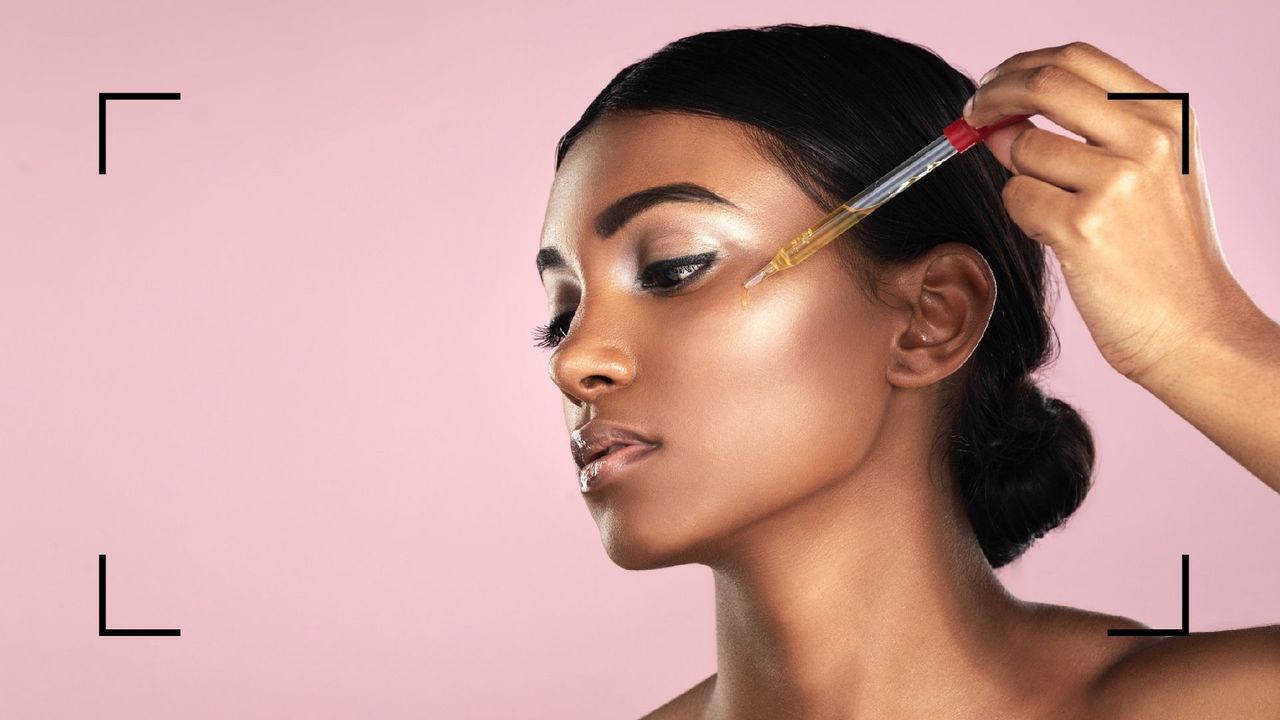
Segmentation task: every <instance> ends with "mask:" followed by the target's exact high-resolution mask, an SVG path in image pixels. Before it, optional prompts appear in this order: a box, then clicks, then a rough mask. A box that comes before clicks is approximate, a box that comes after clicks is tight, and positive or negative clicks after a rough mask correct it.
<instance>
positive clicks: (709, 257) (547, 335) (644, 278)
mask: <svg viewBox="0 0 1280 720" xmlns="http://www.w3.org/2000/svg"><path fill="white" fill-rule="evenodd" d="M715 257H716V253H715V252H705V253H701V254H699V255H690V256H689V257H682V258H676V259H674V260H663V261H662V262H656V263H653V264H651V265H649V266H648V267H646V268H645V269H644V272H643V273H641V275H640V280H641V282H640V287H642V288H645V289H655V290H657V291H658V292H659V293H660V294H667V293H668V292H669V291H672V290H675V289H676V288H678V287H680V286H681V285H683V284H684V283H686V282H688V281H689V279H690V278H692V277H694V276H695V275H698V274H699V273H701V272H703V271H705V270H706V268H708V267H710V266H711V264H712V261H713V260H714V259H715ZM650 280H656V282H650ZM572 321H573V311H572V310H570V311H568V312H563V313H560V314H559V315H557V316H555V318H554V319H552V321H551V322H549V323H547V324H546V325H542V326H540V327H537V328H534V331H533V336H534V339H535V341H536V343H535V344H536V345H537V346H538V347H544V348H553V347H555V346H557V345H559V344H560V343H561V342H563V341H564V339H565V336H566V335H568V334H569V323H570V322H572Z"/></svg>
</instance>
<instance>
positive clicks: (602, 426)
mask: <svg viewBox="0 0 1280 720" xmlns="http://www.w3.org/2000/svg"><path fill="white" fill-rule="evenodd" d="M614 446H621V447H617V448H616V449H614V450H613V451H612V452H610V451H609V449H610V448H613V447H614ZM661 446H662V442H661V441H660V440H658V439H656V438H651V437H649V436H647V435H645V434H643V433H641V432H640V431H638V430H635V429H633V428H630V427H628V426H626V425H623V424H621V423H617V422H613V421H610V420H601V419H599V418H597V419H595V420H592V421H590V422H588V423H587V424H585V425H583V426H582V427H580V428H578V429H576V430H574V431H573V432H572V433H570V435H569V450H570V452H572V453H573V459H574V461H575V462H577V463H578V485H579V487H580V489H581V490H582V492H587V491H588V490H590V489H593V488H597V487H600V486H601V485H603V484H605V483H606V482H607V481H608V480H609V479H610V478H612V477H613V475H615V474H616V473H617V472H618V471H620V470H622V469H623V468H624V467H627V466H629V465H631V464H632V463H634V462H636V461H637V460H639V459H640V458H642V457H645V456H647V455H648V453H649V451H650V450H656V449H657V448H659V447H661Z"/></svg>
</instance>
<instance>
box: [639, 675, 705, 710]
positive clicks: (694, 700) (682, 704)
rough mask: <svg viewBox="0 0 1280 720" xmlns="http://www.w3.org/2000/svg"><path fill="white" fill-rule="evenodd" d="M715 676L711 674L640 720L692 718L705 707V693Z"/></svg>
mask: <svg viewBox="0 0 1280 720" xmlns="http://www.w3.org/2000/svg"><path fill="white" fill-rule="evenodd" d="M715 682H716V676H715V674H712V675H710V676H708V677H707V678H706V679H705V680H703V681H702V682H700V683H698V684H697V685H694V686H693V687H691V688H689V689H688V690H685V691H684V692H682V693H680V694H679V695H677V696H676V697H675V698H673V699H672V700H670V701H668V702H667V703H666V704H664V705H663V706H662V707H659V708H658V709H656V710H654V711H652V712H650V713H649V714H648V715H645V716H644V717H642V718H640V720H692V719H693V718H696V717H697V716H698V713H699V712H701V710H702V708H704V707H706V704H707V694H708V693H709V692H710V691H711V687H712V686H713V685H715Z"/></svg>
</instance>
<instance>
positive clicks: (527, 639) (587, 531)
mask: <svg viewBox="0 0 1280 720" xmlns="http://www.w3.org/2000/svg"><path fill="white" fill-rule="evenodd" d="M788 5H793V4H792V3H788ZM984 5H986V6H990V7H991V8H995V7H997V6H1002V7H1003V6H1006V5H1009V4H1008V3H980V2H979V3H964V4H963V7H964V8H965V9H966V10H968V9H975V10H976V12H974V13H972V14H968V15H966V14H962V13H961V11H960V10H959V9H956V6H953V5H950V4H947V5H944V4H943V3H940V2H936V3H920V2H916V3H909V2H894V3H879V4H871V3H849V2H846V1H843V0H841V1H838V2H810V3H807V4H804V5H803V6H802V7H798V8H797V9H795V10H793V11H784V10H783V9H782V3H781V2H780V1H779V0H774V1H773V2H768V3H766V2H743V1H742V0H734V1H733V2H728V1H723V2H704V3H687V2H653V3H645V4H640V3H626V4H622V3H609V4H606V3H601V2H587V1H583V2H554V3H545V2H544V3H536V4H518V3H515V2H508V3H506V4H505V5H503V4H496V3H493V2H488V1H485V0H481V1H480V2H467V3H460V4H443V3H435V4H432V3H422V2H380V3H371V2H359V3H357V2H345V3H339V2H301V1H298V2H274V3H262V2H244V1H241V2H235V3H232V2H218V3H200V4H199V5H197V4H195V3H174V2H172V1H168V0H166V1H160V0H157V1H155V2H121V1H119V0H113V1H111V2H82V3H67V2H50V1H49V0H38V1H37V0H30V1H29V2H21V3H18V2H14V1H13V0H5V3H4V7H3V8H2V9H0V68H2V69H0V97H3V106H4V111H3V113H0V138H2V140H0V147H2V149H0V170H2V171H0V194H2V195H0V203H2V209H0V338H2V342H3V346H2V347H3V350H0V491H2V493H3V496H2V497H0V716H3V717H5V718H179V717H181V718H188V719H192V720H195V719H200V718H232V717H235V718H268V717H273V718H274V717H310V718H350V717H379V718H408V717H458V718H462V717H466V718H509V717H575V718H578V717H580V718H586V717H593V718H601V717H620V718H621V717H638V716H640V715H641V714H643V713H645V712H647V711H649V710H651V709H653V708H654V707H656V706H657V705H659V704H661V703H662V702H665V701H666V700H668V699H670V698H671V697H673V696H674V695H676V694H677V693H678V692H680V691H682V690H684V689H686V688H688V687H689V686H691V685H692V684H694V683H695V682H697V681H698V680H700V679H702V678H704V677H705V676H706V675H708V674H710V673H711V672H713V671H714V669H715V663H714V651H715V645H714V636H713V627H714V625H713V623H714V615H713V612H714V609H713V607H712V602H711V601H712V596H711V578H710V574H709V572H708V571H707V570H706V569H705V568H702V567H700V566H686V567H678V568H671V569H667V570H662V571H656V572H647V573H632V572H627V571H624V570H621V569H619V568H617V567H616V566H614V565H613V564H612V563H611V562H610V561H609V559H608V558H607V557H606V556H605V554H604V551H603V549H602V548H601V545H600V541H599V537H598V535H597V532H596V528H595V526H594V524H593V522H592V520H591V517H590V515H589V514H588V512H587V511H586V508H585V506H584V503H583V501H582V499H581V498H580V497H579V492H578V489H577V485H576V481H575V476H574V466H573V461H572V459H571V458H570V456H569V454H568V451H567V440H566V431H565V428H564V424H563V419H562V416H561V409H560V399H559V397H560V396H559V393H558V391H557V390H556V388H555V387H554V386H553V385H552V384H551V382H550V381H549V379H548V376H547V371H546V359H547V356H546V355H545V354H544V352H543V351H542V350H540V349H538V348H535V347H534V346H533V344H532V340H531V336H530V331H531V329H532V328H533V327H534V326H535V325H537V324H539V323H542V322H545V321H546V320H547V318H546V307H545V298H544V295H543V290H542V288H541V285H540V284H539V282H538V280H537V277H536V272H535V269H534V263H533V255H534V252H535V250H536V248H537V245H538V239H539V233H540V228H541V223H542V217H543V213H544V210H545V207H546V200H547V195H548V192H549V189H550V182H551V179H552V170H553V168H552V164H553V163H552V158H553V154H554V151H553V149H554V146H555V141H556V140H557V139H558V138H559V136H560V135H561V134H562V133H563V132H564V131H565V130H567V129H568V127H569V126H570V125H571V124H572V123H573V122H574V121H575V120H576V119H577V118H578V116H579V114H580V113H581V112H582V110H583V108H584V107H585V106H586V104H587V103H588V102H589V101H590V100H591V98H592V97H593V96H594V95H595V93H596V92H597V91H598V90H599V89H600V88H601V87H603V85H604V84H605V83H606V82H607V81H608V80H609V79H610V78H611V77H612V76H613V75H614V73H616V72H617V71H618V70H620V69H621V68H622V67H623V66H624V65H626V64H628V63H630V62H632V61H634V60H637V59H639V58H641V57H643V56H645V55H647V54H649V53H651V52H653V51H655V50H657V49H658V48H659V47H660V46H661V45H662V44H664V43H666V42H668V41H671V40H674V39H676V38H678V37H681V36H684V35H687V34H691V33H694V32H699V31H703V30H711V29H717V28H724V27H732V26H756V25H763V24H769V23H776V22H788V21H789V22H802V23H818V22H835V23H842V24H846V25H855V26H862V27H867V28H869V29H874V30H878V31H880V32H885V33H888V34H890V35H894V36H898V37H901V38H904V39H906V40H910V41H913V42H918V43H922V44H924V45H926V46H928V47H930V48H932V49H934V50H935V51H937V52H938V53H939V54H941V55H942V56H943V57H944V58H946V59H947V60H948V61H950V62H952V63H953V64H955V65H956V66H957V67H959V68H960V69H962V70H964V71H966V72H968V73H969V74H970V75H971V76H973V77H975V78H976V77H978V76H980V75H982V74H983V73H984V72H985V71H986V70H987V69H988V68H990V67H992V66H994V65H995V64H997V63H998V62H1000V61H1001V60H1003V59H1005V58H1006V57H1008V56H1009V55H1012V54H1013V53H1015V52H1018V51H1021V50H1028V49H1033V48H1038V47H1046V46H1050V45H1059V44H1063V43H1066V42H1069V41H1071V40H1087V41H1089V42H1091V43H1093V44H1095V45H1097V46H1099V47H1101V48H1102V49H1104V50H1106V51H1108V52H1110V53H1111V54H1113V55H1115V56H1117V57H1119V58H1121V59H1122V60H1125V61H1126V62H1128V63H1129V64H1131V65H1133V66H1134V67H1136V68H1137V69H1138V70H1139V71H1140V72H1142V73H1143V74H1145V75H1146V76H1147V77H1149V78H1151V79H1152V80H1154V81H1155V82H1157V83H1159V84H1162V85H1164V86H1165V87H1166V88H1168V89H1169V90H1171V91H1185V92H1189V93H1190V95H1191V99H1192V102H1193V104H1194V106H1195V108H1196V112H1197V114H1198V116H1199V118H1200V120H1201V124H1202V133H1203V137H1202V146H1203V149H1204V152H1205V154H1206V157H1207V162H1206V166H1207V168H1208V171H1209V181H1210V187H1211V189H1212V192H1213V202H1214V209H1215V212H1216V216H1217V222H1218V230H1219V233H1220V236H1221V241H1222V244H1223V247H1224V249H1225V251H1226V254H1227V257H1228V259H1229V261H1230V263H1231V267H1232V268H1233V270H1234V271H1235V273H1236V275H1237V277H1238V278H1239V280H1240V282H1241V283H1242V284H1243V285H1244V287H1245V288H1246V289H1247V290H1248V291H1249V292H1250V293H1251V294H1252V296H1253V297H1254V298H1255V300H1256V301H1257V302H1258V304H1259V305H1260V306H1261V307H1262V308H1263V309H1264V310H1266V311H1267V312H1268V314H1270V315H1271V316H1272V317H1280V291H1278V290H1277V286H1276V284H1275V278H1276V273H1277V270H1280V250H1277V245H1276V230H1275V216H1274V210H1275V199H1274V197H1272V190H1271V188H1272V185H1273V183H1272V182H1271V176H1272V174H1273V173H1274V168H1275V167H1277V165H1278V164H1280V158H1277V156H1276V155H1277V150H1276V148H1277V143H1276V141H1275V133H1274V123H1273V122H1272V119H1274V118H1275V117H1277V116H1280V107H1277V103H1278V96H1277V94H1276V93H1275V92H1274V91H1273V90H1274V88H1276V87H1278V86H1280V83H1278V82H1277V60H1278V53H1280V50H1278V49H1277V45H1276V44H1275V43H1274V42H1273V40H1274V38H1273V30H1274V27H1275V23H1276V21H1277V19H1278V18H1277V17H1276V15H1275V12H1274V10H1271V9H1270V8H1269V6H1267V5H1266V4H1265V3H1256V4H1247V3H1238V5H1239V8H1238V9H1236V10H1234V11H1232V10H1230V9H1226V10H1224V9H1223V8H1220V7H1219V8H1215V7H1212V6H1210V5H1208V4H1205V3H1202V2H1195V3H1192V2H1181V3H1170V2H1160V3H1155V2H1150V3H1146V2H1127V3H1123V2H1122V3H1117V2H1115V0H1107V1H1106V2H1079V3H1073V4H1071V5H1070V7H1067V6H1060V7H1046V6H1043V5H1040V4H1034V3H1025V4H1023V5H1022V6H1021V7H1020V8H1018V9H1016V10H1012V11H1008V10H1000V11H999V12H995V11H994V10H993V11H992V12H990V13H987V12H983V11H982V10H981V8H982V7H983V6H984ZM877 6H879V7H880V8H881V9H877ZM1114 89H1118V90H1123V89H1124V88H1114ZM103 91H113V92H117V91H134V92H180V93H181V94H182V99H181V100H178V101H173V100H166V101H114V102H112V103H110V105H109V112H108V146H107V147H108V155H107V174H106V175H105V176H100V175H98V174H97V109H96V103H97V94H98V93H99V92H103ZM1036 122H1037V123H1038V124H1039V125H1041V127H1053V128H1054V129H1059V130H1060V128H1057V127H1056V126H1053V125H1052V124H1051V123H1048V122H1047V121H1045V120H1044V119H1043V118H1037V120H1036ZM1063 132H1065V131H1063ZM1170 281H1171V282H1176V278H1171V279H1170ZM1056 324H1057V328H1058V330H1059V333H1060V336H1061V338H1062V343H1063V347H1062V355H1061V359H1060V361H1059V362H1058V364H1057V366H1056V368H1055V369H1053V370H1051V371H1050V372H1049V374H1048V381H1047V385H1048V387H1049V389H1050V390H1051V391H1052V392H1053V393H1055V394H1057V395H1059V396H1060V397H1063V398H1064V399H1066V400H1067V401H1068V402H1071V403H1073V404H1074V405H1075V406H1076V407H1078V408H1080V410H1081V411H1082V412H1083V414H1084V415H1085V417H1086V419H1087V420H1088V421H1089V422H1090V423H1091V426H1092V427H1093V429H1094V431H1095V433H1096V439H1097V442H1098V452H1099V461H1098V466H1097V484H1096V487H1095V488H1094V490H1093V492H1092V494H1090V495H1089V497H1088V499H1087V501H1086V503H1085V505H1084V506H1083V508H1082V509H1081V510H1080V511H1079V512H1078V513H1077V514H1076V515H1075V516H1074V517H1073V518H1072V519H1071V521H1070V523H1069V525H1068V526H1067V527H1065V528H1063V529H1061V530H1059V531H1057V532H1054V533H1052V534H1050V535H1049V536H1047V537H1046V538H1044V539H1043V540H1041V541H1040V542H1039V544H1038V545H1036V546H1035V547H1034V548H1033V549H1032V550H1031V551H1030V552H1029V553H1028V554H1027V555H1026V556H1024V557H1023V558H1022V559H1021V560H1020V561H1018V562H1016V563H1015V564H1013V565H1012V566H1010V567H1008V568H1006V569H1002V570H1001V571H1000V576H1001V577H1002V579H1003V580H1004V581H1005V582H1006V583H1007V585H1008V586H1009V587H1010V589H1011V590H1013V591H1014V592H1015V593H1016V594H1018V595H1020V596H1022V597H1024V598H1028V599H1033V600H1040V601H1046V602H1055V603H1061V604H1068V605H1075V606H1080V607H1085V608H1090V609H1094V610H1099V611H1103V612H1111V613H1119V614H1124V615H1129V616H1131V617H1134V618H1136V619H1139V620H1141V621H1143V622H1145V623H1147V624H1149V625H1152V626H1156V627H1168V626H1177V625H1178V624H1179V623H1180V619H1181V605H1180V556H1181V554H1182V553H1189V554H1190V555H1191V629H1192V630H1193V631H1204V630H1215V629H1224V628H1231V627H1241V626H1248V625H1260V624H1270V623H1275V622H1280V571H1278V570H1277V563H1276V559H1275V552H1276V548H1277V547H1280V496H1277V494H1276V493H1275V492H1273V491H1271V490H1270V489H1268V488H1267V487H1265V486H1264V485H1263V484H1262V483H1261V482H1260V481H1258V480H1257V479H1255V478H1254V477H1253V476H1251V475H1250V474H1249V473H1248V472H1246V471H1245V470H1243V469H1242V468H1241V467H1239V466H1238V465H1237V464H1236V463H1235V462H1234V461H1232V460H1231V459H1230V458H1229V457H1228V456H1227V455H1226V454H1224V453H1223V452H1222V451H1221V450H1219V449H1218V448H1217V447H1216V446H1215V445H1213V444H1212V443H1211V442H1210V441H1209V440H1208V439H1206V438H1205V437H1203V436H1202V435H1201V434H1200V433H1199V432H1198V431H1196V430H1195V429H1194V428H1193V427H1191V426H1190V425H1188V424H1187V423H1186V422H1184V421H1183V420H1182V419H1181V418H1179V417H1178V416H1177V415H1175V414H1174V413H1173V412H1172V411H1171V410H1169V409H1168V408H1166V407H1165V406H1164V405H1163V404H1162V403H1161V402H1160V401H1159V400H1158V399H1156V398H1155V397H1153V396H1151V395H1150V394H1148V393H1147V392H1146V391H1144V390H1143V389H1142V388H1140V387H1138V386H1136V385H1133V384H1131V383H1129V382H1128V381H1126V380H1124V379H1123V378H1122V377H1120V376H1119V375H1117V374H1116V373H1114V372H1113V371H1111V370H1110V369H1109V368H1108V366H1107V365H1106V364H1105V363H1104V361H1103V360H1102V359H1101V357H1100V355H1099V354H1098V352H1097V349H1096V348H1095V347H1094V346H1093V344H1092V342H1091V340H1090V338H1089V336H1088V334H1087V332H1086V331H1085V329H1084V327H1083V325H1082V324H1081V322H1080V319H1079V316H1078V315H1077V313H1076V311H1075V308H1074V306H1073V305H1072V304H1071V301H1070V298H1069V296H1068V295H1067V293H1066V290H1065V288H1064V289H1063V293H1062V296H1061V298H1060V301H1059V303H1058V305H1057V312H1056ZM99 553H105V554H107V556H108V570H109V572H108V578H109V593H108V594H109V606H108V623H109V625H111V626H113V627H178V628H181V629H182V635H181V637H178V638H173V637H159V638H111V637H106V638H104V637H98V635H97V556H98V554H99Z"/></svg>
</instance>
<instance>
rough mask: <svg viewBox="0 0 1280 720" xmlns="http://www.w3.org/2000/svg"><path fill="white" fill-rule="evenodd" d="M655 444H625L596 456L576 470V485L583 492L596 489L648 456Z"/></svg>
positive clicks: (655, 446) (656, 447)
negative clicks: (605, 453)
mask: <svg viewBox="0 0 1280 720" xmlns="http://www.w3.org/2000/svg"><path fill="white" fill-rule="evenodd" d="M657 449H658V446H657V445H648V444H645V445H636V444H632V445H627V446H626V447H623V448H618V449H617V450H614V451H613V452H611V453H608V454H607V455H603V456H601V457H597V458H596V459H595V460H592V461H591V462H589V463H587V464H586V465H585V466H584V467H583V468H582V469H581V470H579V471H578V486H579V489H580V490H581V491H582V492H584V493H589V492H592V491H595V490H598V489H599V488H601V487H602V486H604V485H608V484H609V483H610V482H612V481H614V480H616V479H617V478H618V474H619V473H620V472H621V471H622V470H624V469H626V468H629V467H633V466H634V465H636V464H637V463H639V462H641V461H643V460H644V458H647V457H649V456H650V455H651V454H652V451H654V450H657Z"/></svg>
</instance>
